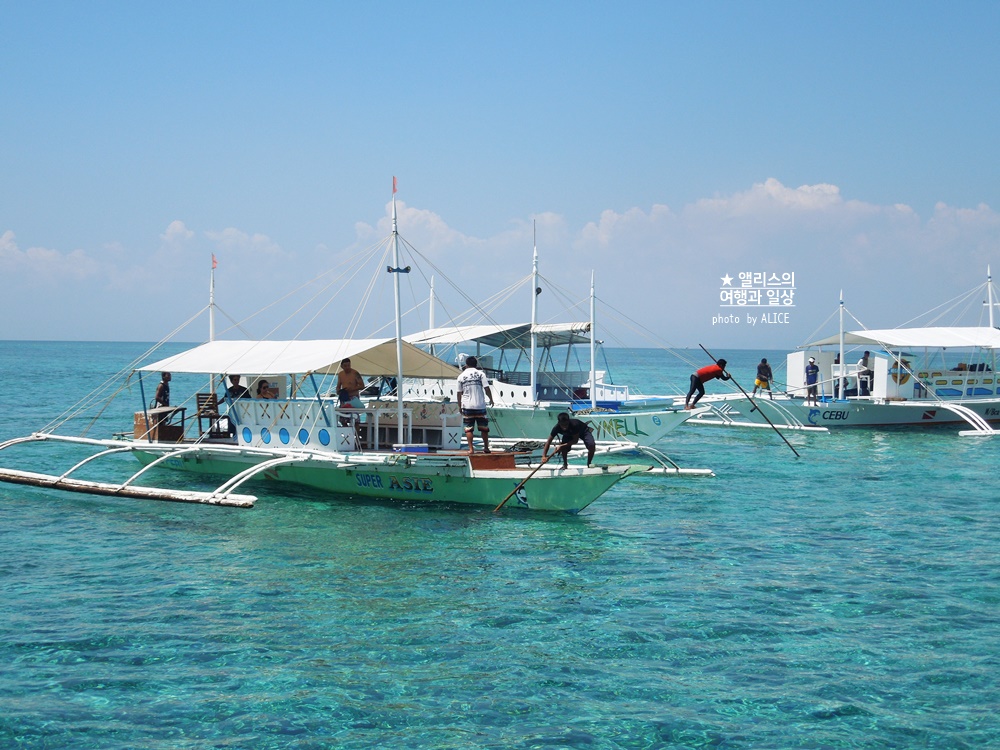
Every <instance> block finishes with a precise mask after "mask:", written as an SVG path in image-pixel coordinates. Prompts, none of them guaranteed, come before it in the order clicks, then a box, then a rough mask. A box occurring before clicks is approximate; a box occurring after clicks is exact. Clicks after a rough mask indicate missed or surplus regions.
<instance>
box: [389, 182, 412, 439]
mask: <svg viewBox="0 0 1000 750" xmlns="http://www.w3.org/2000/svg"><path fill="white" fill-rule="evenodd" d="M409 270H410V269H409V268H405V269H403V268H400V267H399V229H398V227H397V225H396V178H395V177H393V178H392V268H390V269H389V271H390V272H391V273H392V274H393V276H392V288H393V293H394V296H395V298H396V442H397V443H399V444H402V442H403V324H402V315H401V313H400V301H399V274H401V273H406V272H408V271H409Z"/></svg>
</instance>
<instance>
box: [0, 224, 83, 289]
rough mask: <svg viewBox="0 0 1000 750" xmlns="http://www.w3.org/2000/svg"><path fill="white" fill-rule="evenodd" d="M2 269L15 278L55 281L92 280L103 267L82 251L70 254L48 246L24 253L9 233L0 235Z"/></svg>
mask: <svg viewBox="0 0 1000 750" xmlns="http://www.w3.org/2000/svg"><path fill="white" fill-rule="evenodd" d="M0 268H2V269H3V271H4V273H5V274H10V275H11V276H15V275H18V276H24V277H25V278H26V279H29V280H43V281H50V282H54V281H57V280H59V279H63V278H69V279H76V280H80V279H85V278H88V277H90V276H93V275H94V274H96V273H97V271H98V269H99V264H98V263H97V261H95V260H94V259H93V258H91V257H90V256H89V255H87V253H86V252H84V251H83V250H79V249H77V250H71V251H70V252H68V253H63V252H60V251H58V250H53V249H51V248H47V247H29V248H28V249H26V250H21V249H20V247H18V244H17V238H16V237H15V236H14V232H12V231H10V230H7V231H5V232H4V233H3V234H2V235H0Z"/></svg>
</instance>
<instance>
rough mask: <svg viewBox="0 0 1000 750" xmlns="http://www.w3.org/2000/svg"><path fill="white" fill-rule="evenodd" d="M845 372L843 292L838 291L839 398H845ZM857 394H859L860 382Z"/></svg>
mask: <svg viewBox="0 0 1000 750" xmlns="http://www.w3.org/2000/svg"><path fill="white" fill-rule="evenodd" d="M846 371H847V363H846V362H845V361H844V290H843V289H841V290H840V397H841V398H842V399H846V398H847V378H846V377H845V375H844V373H845V372H846ZM858 393H861V385H860V381H859V384H858Z"/></svg>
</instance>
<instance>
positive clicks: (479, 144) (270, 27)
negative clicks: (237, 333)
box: [0, 1, 1000, 348]
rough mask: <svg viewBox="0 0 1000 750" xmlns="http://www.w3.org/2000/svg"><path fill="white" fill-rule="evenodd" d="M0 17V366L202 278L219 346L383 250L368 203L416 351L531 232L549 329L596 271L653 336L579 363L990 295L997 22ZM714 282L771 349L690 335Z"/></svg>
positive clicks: (147, 322)
mask: <svg viewBox="0 0 1000 750" xmlns="http://www.w3.org/2000/svg"><path fill="white" fill-rule="evenodd" d="M0 11H2V18H3V27H4V44H3V45H2V46H0V102H2V109H3V116H2V117H0V142H2V144H3V147H2V149H0V177H2V179H0V312H2V313H3V314H2V317H0V321H2V322H0V339H72V340H89V339H96V340H157V339H159V338H161V337H162V336H164V335H166V334H167V333H168V332H169V331H170V330H172V329H173V328H174V327H175V326H176V325H178V324H179V323H181V322H182V321H184V320H186V319H187V318H188V317H189V315H191V314H192V313H193V312H195V311H196V310H197V309H199V308H200V307H201V306H202V305H204V304H205V302H206V300H207V286H208V278H207V276H208V270H207V269H208V265H209V263H210V258H211V255H212V254H213V253H214V254H215V255H216V256H217V258H218V260H219V269H218V272H217V277H216V285H217V286H216V298H217V301H218V302H219V304H220V306H222V307H223V308H224V309H225V310H226V311H227V313H229V314H230V315H232V316H234V317H235V318H237V319H242V318H243V317H245V316H248V315H249V314H250V313H252V312H254V311H256V310H258V309H259V308H260V307H262V306H263V305H265V304H267V302H269V301H270V300H272V299H274V298H276V297H279V296H281V295H284V294H285V293H287V292H288V291H289V290H291V289H294V288H296V287H297V286H298V285H299V284H302V283H303V282H305V281H307V280H309V279H311V278H313V277H315V276H316V275H317V274H319V273H320V272H321V271H324V270H326V269H328V268H331V267H334V266H335V265H336V264H337V263H338V262H339V261H340V260H341V259H342V258H343V257H345V255H347V254H349V253H350V252H352V251H355V250H358V249H360V248H364V247H367V246H368V245H369V244H370V243H371V241H372V240H373V238H376V237H378V236H380V234H382V233H384V232H385V231H386V230H387V228H388V224H387V215H388V204H389V200H390V190H391V180H392V176H393V175H396V176H398V178H399V186H400V189H399V193H398V194H397V200H398V201H399V202H398V204H397V205H398V209H399V213H400V232H401V234H402V235H403V236H404V237H405V238H406V239H408V240H409V241H410V242H411V243H412V244H413V245H414V246H415V247H416V248H417V249H418V250H420V252H421V253H423V254H425V255H426V256H427V257H428V258H430V259H432V261H433V263H434V264H436V265H437V267H438V269H439V274H438V278H437V279H436V282H435V283H436V288H437V290H438V294H439V296H440V297H441V298H442V308H443V309H442V310H439V311H438V313H437V320H438V322H439V323H441V322H443V318H444V310H445V309H446V310H448V311H457V310H459V309H461V308H462V307H463V303H462V301H461V300H462V298H461V296H459V295H457V294H456V295H454V296H453V297H451V298H449V294H450V292H449V286H448V282H449V281H450V282H452V283H454V284H455V285H456V286H457V287H458V288H460V289H462V290H464V292H465V294H466V295H468V296H470V297H472V298H474V299H485V298H487V297H489V296H491V295H492V294H494V293H495V292H497V291H499V290H500V289H502V288H504V287H505V286H507V285H508V284H510V283H512V282H513V281H515V280H516V279H518V278H520V277H522V276H524V275H526V274H527V273H528V272H529V270H530V263H531V246H532V223H533V222H534V224H535V226H536V231H537V238H538V247H539V253H540V256H541V261H540V263H541V270H542V273H543V274H544V275H545V276H546V277H548V278H550V279H551V280H552V281H554V282H556V283H557V284H558V285H559V286H560V287H561V288H562V289H564V290H566V292H567V294H568V295H570V296H572V295H573V294H577V295H578V296H579V299H581V300H582V299H584V298H585V297H586V294H587V292H588V287H589V281H590V275H591V272H592V271H595V272H596V275H597V294H598V297H599V298H600V299H601V300H605V301H606V302H607V303H608V304H609V305H611V306H613V308H614V309H615V310H617V311H618V313H620V314H621V315H622V316H624V317H628V318H631V319H632V320H635V321H639V322H640V323H641V324H642V325H643V326H646V327H647V328H648V329H649V330H650V331H651V332H652V333H651V336H650V337H647V336H645V335H641V336H640V335H639V334H638V333H637V331H636V330H632V331H629V330H627V328H628V327H627V326H616V328H617V329H618V330H615V331H610V330H605V331H604V332H603V333H604V334H605V335H604V338H605V339H606V340H607V341H608V343H609V344H621V345H655V344H657V343H667V344H670V345H675V346H695V347H696V346H697V345H698V344H699V343H704V344H706V345H710V346H711V347H714V348H719V347H740V348H755V347H761V348H783V347H790V346H794V345H797V344H799V343H802V342H803V341H804V340H806V339H807V338H809V337H811V336H812V335H813V333H814V332H816V329H817V327H819V326H821V325H822V323H823V321H825V320H826V319H827V317H828V316H829V314H830V313H831V312H833V311H834V310H835V308H836V304H837V298H838V296H839V294H840V291H841V290H842V289H843V291H844V293H845V296H846V299H847V304H848V307H849V308H850V309H851V310H852V311H853V312H854V313H855V314H857V315H858V316H859V317H860V318H861V319H862V321H863V322H864V324H865V325H867V326H868V327H891V326H893V325H896V324H899V323H902V322H904V321H906V320H908V319H909V318H910V317H912V316H913V315H916V314H917V313H919V312H921V311H923V310H924V309H927V308H930V307H932V306H934V305H936V304H937V303H939V302H944V301H946V300H948V299H950V298H952V297H954V296H956V295H958V294H960V293H961V292H964V291H966V290H968V289H970V288H972V287H974V286H975V285H977V284H978V283H980V282H981V281H983V280H984V277H985V273H986V266H987V264H990V263H992V264H993V266H994V267H995V268H1000V213H998V212H1000V196H998V194H997V193H998V191H1000V182H998V180H997V173H998V170H997V167H998V164H1000V159H998V157H1000V153H998V152H1000V139H998V138H997V136H996V123H997V121H998V119H1000V118H998V116H997V114H998V113H997V109H998V101H1000V97H998V93H1000V92H998V89H1000V85H998V84H1000V81H998V77H997V71H1000V60H998V57H1000V52H998V45H997V44H996V39H997V37H998V32H1000V5H997V4H996V3H985V2H982V3H974V2H969V3H957V4H949V5H948V6H945V5H942V4H931V3H875V4H872V3H824V4H820V3H791V2H782V3H774V2H759V3H711V2H710V3H669V2H649V3H624V4H620V3H615V4H610V3H608V4H599V3H587V2H573V3H570V2H547V3H509V4H489V5H487V4H485V3H395V2H386V3H378V4H365V3H295V2H291V3H288V2H285V3H281V4H277V3H275V4H266V3H226V2H217V3H169V4H157V5H152V4H141V3H118V2H99V3H70V2H65V3H51V2H39V3H18V2H7V1H3V2H0ZM741 272H765V273H779V274H780V273H794V274H795V286H796V290H795V298H794V302H795V304H794V306H793V307H787V308H782V309H781V310H780V312H787V313H788V320H787V322H784V321H782V322H779V323H775V324H771V325H769V326H762V325H754V326H751V325H749V324H748V323H747V322H746V320H745V314H746V313H747V312H750V313H752V314H754V315H759V314H760V313H761V312H765V311H764V310H747V309H744V310H737V311H736V313H740V312H742V313H743V314H744V319H743V320H742V321H741V323H740V324H739V325H735V324H732V323H728V324H724V323H719V322H714V323H713V320H714V319H716V318H719V317H723V316H724V315H726V314H731V313H733V312H734V311H733V310H732V309H729V310H726V309H722V308H721V306H720V287H721V286H722V282H721V278H722V277H723V276H726V275H729V276H732V277H738V274H739V273H741ZM442 275H446V276H447V279H442V278H441V276H442ZM410 284H411V286H413V287H414V288H413V289H411V290H409V293H410V294H411V295H412V296H413V297H414V298H419V297H420V296H421V295H423V294H424V291H423V290H421V289H419V288H416V287H417V279H413V280H411V281H410ZM557 296H558V295H556V294H549V295H545V294H543V295H542V297H541V298H540V303H541V306H542V316H543V318H546V319H558V318H560V317H562V318H563V319H565V317H566V314H564V313H562V310H561V308H560V309H557V306H556V305H555V301H556V298H557ZM528 298H529V297H528V295H527V294H524V295H522V297H520V298H517V299H516V300H512V301H511V303H510V304H511V306H510V307H508V308H507V309H506V310H502V311H498V312H497V313H495V317H499V318H501V319H502V320H505V321H513V320H518V321H520V320H526V319H527V318H528V307H527V305H528ZM515 302H516V305H515ZM352 304H353V302H351V301H350V299H349V298H343V299H341V300H340V301H338V302H337V303H335V304H334V305H332V306H331V308H330V310H329V311H328V312H330V317H329V319H328V320H327V319H325V318H324V319H322V322H323V327H322V329H320V330H312V331H310V334H309V335H314V336H317V337H320V336H321V337H338V336H342V335H345V334H346V333H347V330H346V328H345V325H346V324H345V322H344V321H346V320H349V319H350V317H351V310H345V309H344V307H346V306H348V305H352ZM389 314H390V310H389V309H386V310H385V315H386V316H388V315H389ZM570 317H573V318H580V317H585V312H584V313H583V314H580V313H577V314H575V315H572V314H571V315H570ZM256 320H257V321H259V320H260V318H257V319H256ZM247 327H248V330H250V331H251V333H252V334H253V335H259V336H263V335H265V334H266V333H268V332H269V324H266V325H264V326H263V328H265V329H266V330H261V328H260V327H257V328H255V327H253V326H252V325H249V324H248V326H247ZM414 327H416V323H415V322H414V323H411V324H410V328H411V329H412V328H414ZM206 330H207V329H205V327H204V326H202V327H201V328H200V329H199V328H195V329H192V330H191V331H188V332H186V333H185V336H184V337H185V338H187V339H188V340H196V339H199V338H202V337H204V336H205V335H206ZM367 332H368V331H367V330H360V329H359V330H358V333H367ZM820 332H823V333H825V332H827V331H825V330H824V331H820Z"/></svg>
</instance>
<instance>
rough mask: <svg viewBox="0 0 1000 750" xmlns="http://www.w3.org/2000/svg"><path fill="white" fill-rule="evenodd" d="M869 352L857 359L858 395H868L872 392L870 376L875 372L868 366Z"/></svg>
mask: <svg viewBox="0 0 1000 750" xmlns="http://www.w3.org/2000/svg"><path fill="white" fill-rule="evenodd" d="M868 355H869V352H867V351H866V352H865V353H864V354H862V355H861V359H859V360H858V395H859V396H870V395H871V393H872V378H873V377H874V375H875V372H874V371H873V370H872V369H871V368H870V367H869V366H868Z"/></svg>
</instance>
